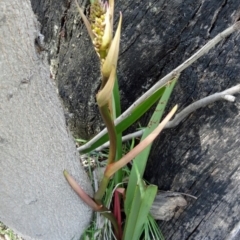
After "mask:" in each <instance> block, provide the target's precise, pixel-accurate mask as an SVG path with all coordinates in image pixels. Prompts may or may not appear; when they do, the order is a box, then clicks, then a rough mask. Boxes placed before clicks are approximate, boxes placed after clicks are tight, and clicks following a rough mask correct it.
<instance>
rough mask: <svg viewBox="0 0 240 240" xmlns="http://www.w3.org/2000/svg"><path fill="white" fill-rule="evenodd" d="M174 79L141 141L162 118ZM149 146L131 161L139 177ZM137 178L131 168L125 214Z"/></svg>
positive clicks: (141, 173) (128, 207)
mask: <svg viewBox="0 0 240 240" xmlns="http://www.w3.org/2000/svg"><path fill="white" fill-rule="evenodd" d="M176 81H177V78H176V79H174V80H173V81H172V82H171V83H170V84H169V85H167V86H166V87H165V88H164V93H163V95H162V97H161V99H160V100H159V103H158V105H157V107H156V109H155V111H154V113H153V115H152V117H151V119H150V121H149V123H148V126H147V128H146V129H145V131H144V134H143V136H142V138H141V141H142V140H143V139H145V138H146V137H147V136H148V135H149V134H150V133H151V132H152V131H153V130H154V129H155V128H156V127H157V126H158V124H159V122H160V120H161V118H162V115H163V113H164V110H165V107H166V105H167V102H168V100H169V97H170V95H171V93H172V90H173V88H174V86H175V83H176ZM151 146H152V144H150V145H149V146H148V147H147V148H145V149H144V150H143V151H142V152H141V153H140V154H139V155H138V156H137V157H136V158H135V159H134V161H133V168H135V167H137V169H138V170H139V174H140V177H141V178H142V176H143V174H144V171H145V167H146V163H147V160H148V156H149V153H150V150H151ZM138 178H139V177H138V176H137V173H136V171H134V170H133V169H132V171H131V173H130V176H129V182H128V187H127V192H126V200H125V202H124V208H125V214H126V215H128V211H129V209H130V206H131V203H132V199H133V197H134V196H133V192H134V188H135V186H136V184H137V181H138Z"/></svg>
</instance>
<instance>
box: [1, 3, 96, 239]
mask: <svg viewBox="0 0 240 240" xmlns="http://www.w3.org/2000/svg"><path fill="white" fill-rule="evenodd" d="M38 33H39V26H38V23H37V20H36V17H35V15H34V14H33V11H32V8H31V3H30V1H29V0H23V1H16V0H15V1H8V0H6V1H5V0H4V1H0V36H1V37H0V52H1V54H0V126H1V127H0V221H2V222H4V223H5V224H6V225H7V226H9V227H10V228H12V229H13V230H15V231H16V232H17V233H19V234H20V235H21V236H23V237H24V239H26V240H27V239H41V240H49V239H51V240H55V239H56V240H61V239H62V240H70V239H79V237H80V235H81V234H82V233H83V231H84V229H85V228H86V226H87V225H88V224H89V221H90V220H91V215H92V211H91V210H90V209H89V208H88V207H87V206H86V205H85V204H83V203H82V201H81V200H80V199H79V198H78V197H77V196H76V194H75V193H74V192H73V190H72V189H71V188H70V186H69V185H68V183H67V182H66V180H65V178H64V176H63V170H64V169H67V170H68V171H69V172H70V173H71V174H72V175H73V176H74V177H75V178H76V179H77V181H78V182H79V183H80V184H81V186H82V187H83V188H84V189H85V190H86V191H87V192H88V193H89V194H92V189H91V185H90V181H89V179H88V177H87V175H86V173H85V172H84V170H83V168H82V166H81V165H80V162H79V156H78V153H77V152H76V148H75V145H74V141H73V138H72V137H71V134H70V132H69V131H68V129H67V126H66V121H65V118H64V112H63V108H62V106H61V103H60V100H59V98H58V96H57V88H56V86H55V84H54V82H53V81H52V79H51V78H50V71H49V66H48V65H47V64H46V63H44V61H43V54H42V53H40V52H38V51H37V50H36V48H35V44H34V42H35V38H36V37H37V36H38Z"/></svg>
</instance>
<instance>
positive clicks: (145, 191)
mask: <svg viewBox="0 0 240 240" xmlns="http://www.w3.org/2000/svg"><path fill="white" fill-rule="evenodd" d="M75 1H76V0H75ZM76 4H77V8H78V11H79V13H80V15H81V17H82V20H83V21H84V24H85V26H86V28H87V30H88V33H89V36H90V38H91V41H92V43H93V46H94V48H95V50H96V53H97V55H98V57H99V62H100V69H101V86H100V90H99V92H98V93H97V96H96V99H97V104H98V107H99V112H100V114H101V116H102V119H103V121H104V123H105V125H106V128H107V131H108V139H109V142H110V145H109V154H108V160H107V166H106V169H105V172H104V176H103V178H102V180H101V182H100V186H99V188H98V190H97V191H96V193H95V194H94V197H93V198H92V197H90V196H89V195H87V194H86V193H85V192H84V191H83V190H82V188H81V187H80V186H79V185H78V184H77V182H76V181H75V180H74V179H73V178H72V176H71V175H70V174H69V173H68V172H67V171H66V170H64V176H65V177H66V179H67V181H68V183H69V184H70V185H71V187H72V188H73V189H74V190H75V191H76V193H77V194H78V195H79V196H80V198H81V199H82V200H83V201H84V202H85V203H86V204H88V205H89V206H90V207H91V208H92V209H93V210H94V211H97V212H100V213H101V214H102V215H103V216H105V217H106V218H108V219H109V220H110V221H111V223H112V226H113V228H114V234H115V237H116V238H117V239H126V240H129V239H131V240H134V239H139V237H140V236H141V233H142V232H143V225H144V223H145V222H146V219H147V216H148V214H149V210H150V207H151V205H152V202H153V200H154V198H155V196H156V193H157V187H156V186H154V185H148V186H147V185H146V184H145V182H144V181H143V180H142V176H143V172H144V169H145V166H146V160H147V158H148V153H149V150H150V145H151V143H152V141H153V140H154V139H155V138H156V137H157V135H158V134H159V133H160V132H161V130H162V129H163V127H164V126H165V125H166V123H167V122H168V121H169V120H170V118H171V117H172V116H173V114H174V113H175V111H176V109H177V107H174V108H173V109H172V111H171V112H170V113H169V114H168V115H167V116H166V117H165V118H164V120H163V121H162V122H161V124H159V121H160V119H161V117H162V113H163V110H164V108H165V106H166V103H167V101H168V98H169V96H170V94H171V91H172V89H173V87H174V85H175V82H176V80H177V78H176V79H173V80H172V81H171V82H169V84H168V85H166V86H165V87H164V88H163V89H158V90H157V91H156V92H155V93H154V94H152V96H150V97H149V98H147V99H146V101H145V103H144V104H142V106H141V107H140V108H138V109H135V110H134V111H133V114H131V116H129V118H127V121H126V122H125V123H124V124H123V125H122V126H120V127H116V126H115V124H114V119H116V118H117V117H119V116H120V114H121V110H120V100H119V99H120V97H119V90H118V83H117V76H116V70H117V62H118V55H119V44H120V35H121V26H122V14H121V13H120V17H119V21H118V25H117V29H116V32H115V34H113V18H114V0H109V1H108V2H105V3H103V2H101V1H100V0H95V1H91V7H90V17H89V19H87V17H86V16H85V15H84V13H83V10H82V9H81V8H80V7H79V5H78V3H77V1H76ZM159 98H161V99H160V100H161V101H159V104H158V105H157V108H159V106H160V105H161V104H164V106H163V105H161V106H160V107H161V110H160V109H156V111H155V114H154V115H153V117H152V119H151V121H150V124H149V128H148V130H147V131H146V132H145V135H144V136H143V138H142V140H141V142H140V143H139V144H138V145H137V146H135V147H134V148H133V149H132V150H131V151H130V152H128V153H127V154H126V155H125V156H122V142H121V138H122V132H123V131H124V130H125V129H126V128H127V127H129V126H130V125H131V124H132V123H133V122H134V121H136V120H137V119H138V118H140V117H141V115H142V114H143V113H144V112H146V111H147V110H148V109H149V108H150V107H151V106H152V105H153V104H154V103H155V102H156V101H157V100H158V99H159ZM153 122H154V124H153ZM147 147H149V148H147ZM144 149H146V150H147V152H146V151H145V152H143V153H144V156H143V155H142V157H141V155H139V154H140V153H141V152H142V151H143V150H144ZM136 156H140V161H141V162H142V163H141V165H138V164H137V163H136V164H134V165H133V167H132V171H131V175H130V178H129V183H128V187H127V191H126V192H127V194H126V195H125V189H124V188H122V189H123V190H122V191H119V192H121V193H122V195H123V201H124V206H123V207H122V208H121V206H120V205H121V201H119V199H118V197H119V196H118V195H114V197H115V198H116V199H115V200H116V201H114V203H115V205H114V204H113V211H112V208H111V209H108V208H107V207H105V206H104V205H103V197H104V194H105V192H106V189H107V187H108V184H109V181H110V180H111V178H112V177H113V176H114V185H115V186H118V185H119V184H122V182H123V179H122V178H123V175H122V172H121V169H122V168H123V167H124V166H125V165H126V164H127V163H129V162H130V161H131V160H133V159H134V158H135V157H136ZM138 160H139V159H138ZM132 172H133V173H132ZM122 186H124V185H122ZM128 192H129V193H128ZM122 209H123V211H124V212H125V216H126V219H125V221H124V223H122V221H121V210H122ZM122 226H124V230H123V231H122Z"/></svg>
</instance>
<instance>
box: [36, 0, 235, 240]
mask: <svg viewBox="0 0 240 240" xmlns="http://www.w3.org/2000/svg"><path fill="white" fill-rule="evenodd" d="M80 3H81V2H80ZM32 6H33V9H34V11H35V13H36V14H37V15H38V18H39V21H40V22H41V23H42V32H43V34H44V35H45V36H46V40H47V45H48V50H49V62H50V63H52V66H53V63H57V64H55V65H54V66H55V67H56V69H55V72H54V73H56V76H55V79H56V82H57V85H58V89H59V93H60V96H61V97H62V99H63V102H64V105H65V107H66V110H67V111H68V116H71V118H69V123H70V126H71V129H72V131H73V132H74V134H75V135H76V136H80V137H83V138H88V137H90V136H92V135H94V134H96V133H97V132H98V130H99V128H101V127H102V123H101V121H100V120H99V117H98V112H97V109H96V105H95V100H94V95H95V93H96V92H97V88H98V85H99V71H98V68H99V66H98V64H97V58H96V56H95V53H94V50H93V48H92V46H91V43H90V40H89V38H88V36H87V32H86V30H85V27H84V26H83V24H82V21H81V20H80V17H79V14H78V13H77V10H76V7H75V6H74V4H72V3H71V2H70V1H67V2H66V1H61V2H60V1H51V2H50V1H43V0H38V1H36V0H34V1H32ZM120 10H121V11H122V13H123V29H122V38H121V53H120V61H119V71H118V76H119V83H120V88H121V98H122V104H123V110H124V109H126V108H127V106H129V105H130V104H131V103H133V101H134V100H135V99H136V98H138V97H139V96H140V95H141V94H142V93H143V92H144V91H145V90H146V89H148V88H149V87H150V86H152V85H153V84H154V83H155V82H156V81H157V80H158V79H160V78H161V77H163V76H164V75H166V74H167V73H169V72H170V71H171V70H172V69H174V68H175V67H177V66H178V65H179V64H181V63H182V62H183V60H185V59H187V58H188V57H189V56H190V55H191V54H193V53H194V52H196V51H197V50H198V49H199V48H200V47H201V46H202V45H204V44H205V43H206V42H207V41H208V40H210V39H212V38H213V37H214V36H216V35H217V34H218V33H219V32H221V31H223V30H224V29H226V28H227V27H229V26H230V25H231V24H233V23H234V22H236V21H237V20H239V18H240V3H239V1H234V0H221V1H219V0H214V1H205V0H196V1H191V0H185V1H181V0H172V1H164V0H160V1H154V0H148V1H140V0H129V1H124V0H119V1H116V18H117V15H118V14H117V12H118V11H120ZM86 12H88V11H86ZM239 36H240V35H239V32H236V33H235V34H233V35H232V36H230V37H229V38H227V39H226V40H224V41H222V42H221V43H220V44H219V45H218V46H217V47H216V48H215V49H213V50H211V51H210V52H209V54H208V55H206V56H204V57H203V58H201V59H200V60H199V61H197V62H196V63H194V64H193V65H192V66H191V67H189V68H188V69H187V70H185V71H184V73H183V74H182V75H181V77H180V79H179V82H178V84H177V86H176V88H175V90H174V93H173V95H172V98H171V103H170V104H169V106H168V109H170V107H171V106H173V105H175V104H176V103H178V104H179V105H180V110H181V109H183V108H185V107H186V106H187V105H189V104H190V103H192V102H194V101H195V100H198V99H200V98H202V97H204V96H207V95H210V94H212V93H215V92H219V91H223V90H224V89H226V88H228V87H231V86H234V85H236V84H237V83H239V75H240V64H239V63H240V54H239V44H240V37H239ZM54 66H53V67H54ZM236 97H237V98H236V103H230V102H226V101H224V102H217V103H214V104H212V105H210V106H208V107H206V108H204V109H200V110H198V111H197V112H196V113H194V114H192V115H191V116H189V117H188V118H187V119H186V120H184V122H183V123H181V124H180V125H179V126H177V127H176V128H175V129H171V130H165V131H164V133H163V134H162V135H161V136H160V137H159V139H158V140H157V141H156V142H155V144H154V145H153V149H152V154H151V157H150V160H149V164H148V166H147V169H146V178H147V179H148V180H150V181H151V182H152V183H155V184H157V185H158V187H159V188H160V189H162V190H173V191H181V192H185V193H188V194H192V195H195V196H197V197H198V199H197V200H193V199H190V198H189V199H187V200H188V205H187V207H186V208H185V210H184V211H183V212H182V213H181V214H176V216H175V217H174V218H173V219H172V220H170V221H168V222H167V223H165V222H159V226H160V228H161V229H162V231H163V234H164V235H165V237H166V239H177V240H178V239H181V240H182V239H234V238H236V239H237V238H240V236H239V232H240V231H239V222H240V215H239V195H240V187H239V177H240V171H239V156H240V148H239V134H240V121H239V109H240V104H239V100H240V99H239V95H237V96H236ZM149 116H150V114H147V115H146V116H144V117H143V118H142V120H141V124H142V125H145V124H146V123H147V121H148V119H149ZM133 129H134V128H132V130H133Z"/></svg>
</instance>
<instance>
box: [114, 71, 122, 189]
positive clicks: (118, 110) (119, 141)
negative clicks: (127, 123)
mask: <svg viewBox="0 0 240 240" xmlns="http://www.w3.org/2000/svg"><path fill="white" fill-rule="evenodd" d="M112 108H113V118H114V119H116V118H118V117H119V116H120V115H121V102H120V93H119V87H118V78H117V75H116V78H115V84H114V87H113V97H112ZM121 158H122V133H121V132H120V133H117V151H116V160H118V159H121ZM122 176H123V173H122V169H120V170H118V171H117V173H116V174H115V175H114V180H115V184H118V183H120V182H122Z"/></svg>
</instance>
